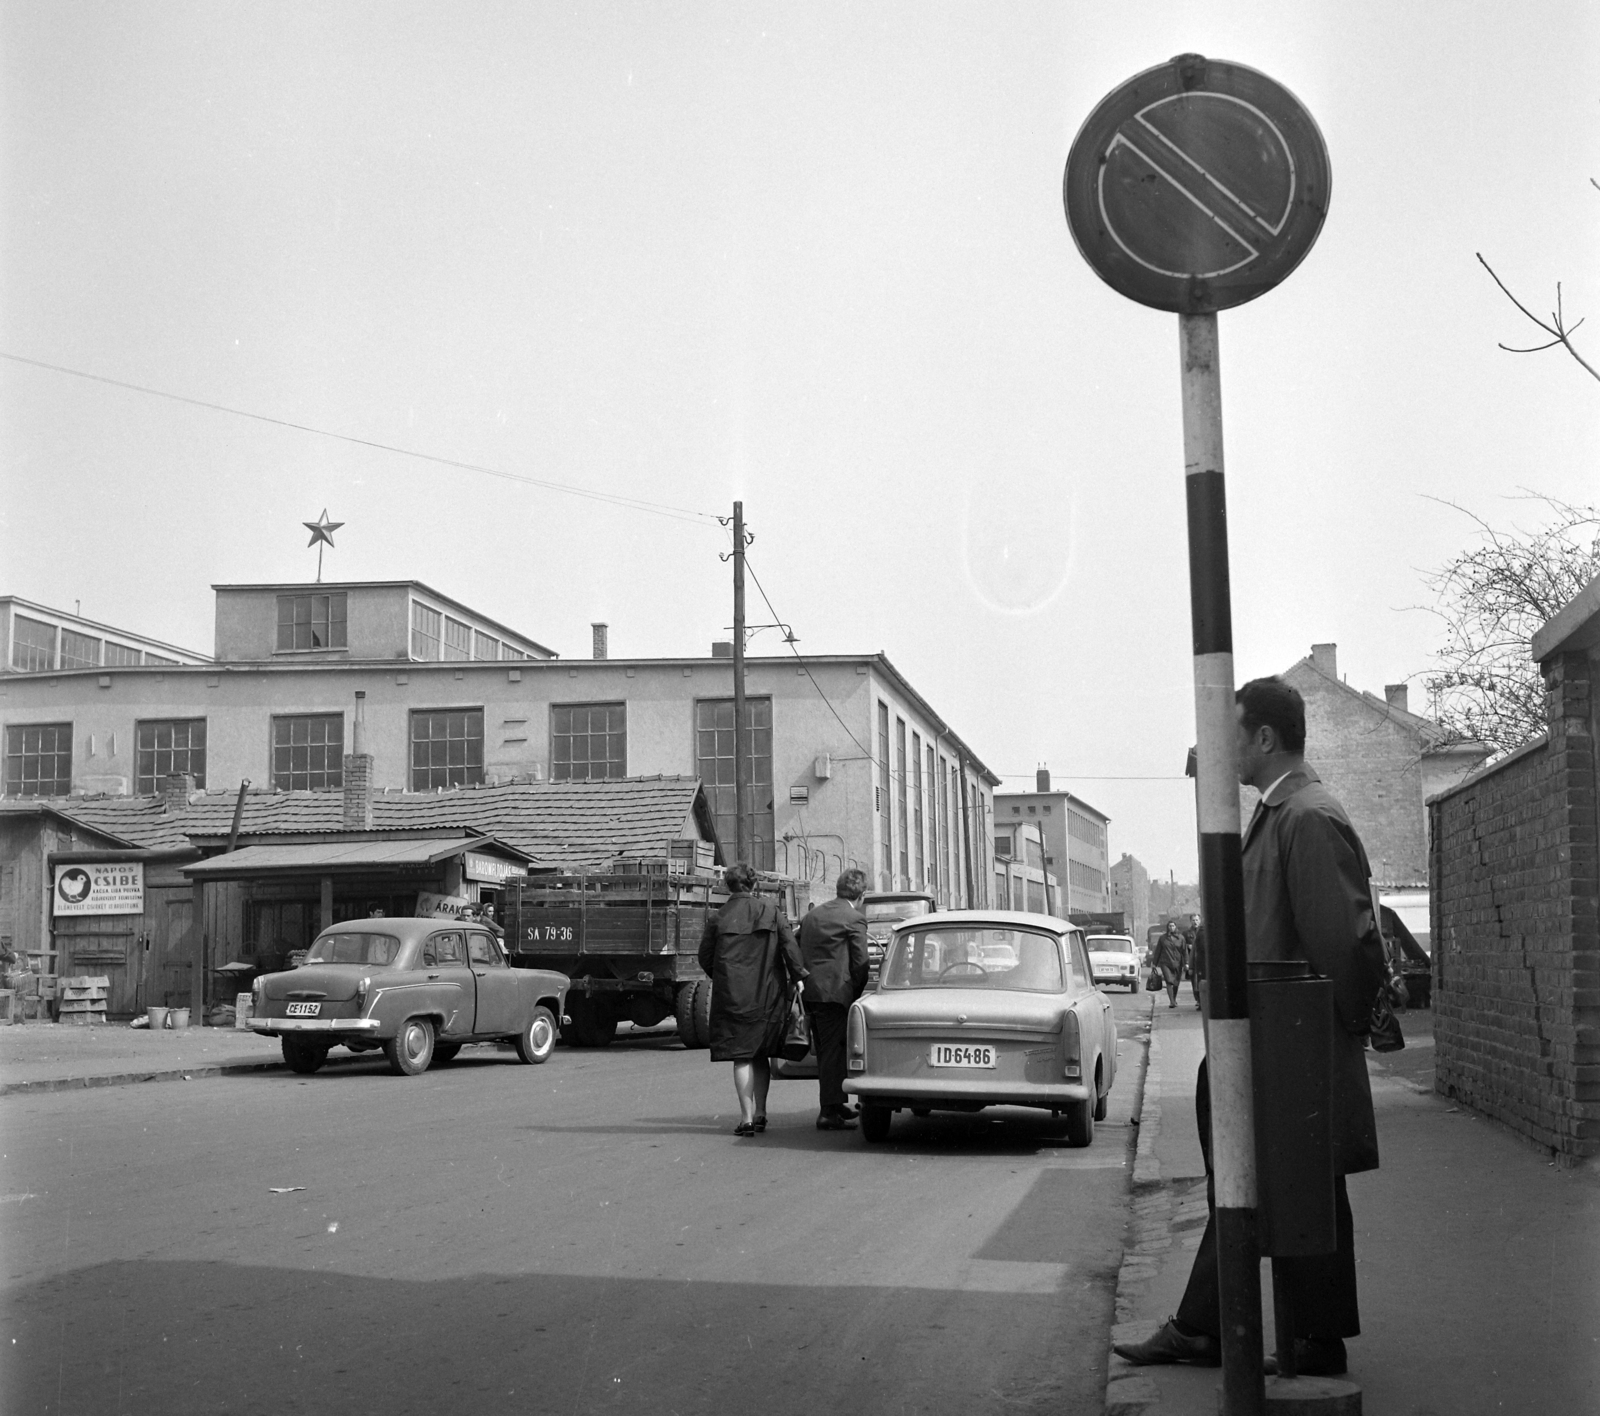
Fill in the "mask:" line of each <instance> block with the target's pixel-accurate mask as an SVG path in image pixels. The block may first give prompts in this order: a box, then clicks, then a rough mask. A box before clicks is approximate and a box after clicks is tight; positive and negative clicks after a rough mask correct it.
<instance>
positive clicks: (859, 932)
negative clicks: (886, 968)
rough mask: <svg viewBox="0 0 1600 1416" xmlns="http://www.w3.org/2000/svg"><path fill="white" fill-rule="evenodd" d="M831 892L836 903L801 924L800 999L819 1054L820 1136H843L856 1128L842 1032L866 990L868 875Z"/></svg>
mask: <svg viewBox="0 0 1600 1416" xmlns="http://www.w3.org/2000/svg"><path fill="white" fill-rule="evenodd" d="M834 888H835V890H836V892H837V893H836V897H835V898H834V899H832V900H829V901H828V902H827V904H825V905H818V906H817V907H816V909H814V910H811V911H810V912H809V913H807V915H806V917H805V918H804V919H803V920H801V921H800V957H801V958H802V959H804V960H805V965H806V968H808V969H809V970H810V971H811V974H810V977H809V978H807V979H806V981H805V992H804V994H803V995H802V997H803V999H804V1002H805V1006H806V1016H807V1017H808V1018H809V1019H810V1020H811V1045H812V1048H813V1050H814V1051H815V1052H816V1054H817V1084H818V1089H819V1091H820V1093H821V1102H822V1109H821V1110H820V1111H819V1112H818V1113H817V1129H818V1130H819V1131H843V1130H846V1129H848V1128H849V1127H851V1126H854V1125H855V1124H856V1123H855V1113H854V1112H853V1111H852V1110H851V1109H850V1108H849V1107H848V1106H846V1104H845V1095H844V1074H845V1057H844V1029H845V1019H846V1018H847V1017H848V1015H849V1012H850V1005H851V1004H852V1003H854V1002H855V1001H856V999H858V998H859V997H860V996H861V992H862V990H863V989H864V988H866V986H867V972H868V967H869V965H868V963H867V920H866V916H865V915H863V914H862V913H861V910H860V908H859V906H860V901H861V897H862V896H863V895H864V894H866V892H867V877H866V873H865V872H864V871H860V870H854V869H852V870H847V871H845V872H844V874H843V875H841V876H840V877H839V882H838V884H837V885H836V886H835V887H834Z"/></svg>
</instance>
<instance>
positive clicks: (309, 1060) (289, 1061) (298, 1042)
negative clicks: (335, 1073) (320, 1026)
mask: <svg viewBox="0 0 1600 1416" xmlns="http://www.w3.org/2000/svg"><path fill="white" fill-rule="evenodd" d="M283 1060H284V1063H285V1064H286V1065H287V1066H288V1068H289V1070H290V1071H291V1072H298V1073H300V1074H301V1075H302V1076H305V1075H309V1074H310V1073H312V1072H316V1071H319V1070H321V1067H322V1064H323V1063H324V1062H326V1061H327V1060H328V1049H327V1048H326V1047H324V1046H323V1045H322V1044H321V1043H319V1042H313V1041H312V1040H311V1039H310V1038H308V1037H295V1036H293V1035H292V1034H290V1033H285V1034H284V1036H283Z"/></svg>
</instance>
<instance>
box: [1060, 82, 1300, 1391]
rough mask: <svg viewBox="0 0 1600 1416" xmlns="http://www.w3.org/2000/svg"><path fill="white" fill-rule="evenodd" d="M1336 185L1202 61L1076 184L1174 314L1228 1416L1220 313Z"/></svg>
mask: <svg viewBox="0 0 1600 1416" xmlns="http://www.w3.org/2000/svg"><path fill="white" fill-rule="evenodd" d="M1328 192H1329V170H1328V152H1327V148H1326V147H1325V146H1324V144H1323V142H1322V135H1321V134H1320V133H1319V132H1318V131H1317V126H1316V123H1315V122H1314V121H1313V120H1312V117H1311V115H1310V114H1309V113H1308V112H1307V111H1306V110H1305V108H1304V107H1303V106H1302V105H1301V104H1300V102H1299V100H1298V99H1296V98H1295V97H1294V95H1293V94H1291V93H1290V92H1289V91H1288V90H1287V89H1285V88H1283V87H1282V85H1280V84H1278V83H1276V82H1274V81H1273V80H1272V79H1269V78H1268V77H1267V76H1266V75H1265V74H1262V73H1259V72H1257V71H1256V70H1254V69H1250V68H1247V67H1245V66H1244V65H1242V64H1231V63H1225V62H1222V61H1218V60H1209V59H1206V58H1205V57H1204V56H1202V55H1199V54H1180V55H1178V57H1177V58H1175V59H1172V60H1170V61H1169V62H1168V63H1165V64H1161V65H1158V66H1157V67H1155V68H1153V69H1147V70H1146V71H1145V72H1144V73H1142V74H1138V75H1136V76H1135V77H1133V78H1132V79H1129V80H1128V81H1127V82H1126V83H1124V84H1122V85H1121V86H1120V87H1119V88H1117V89H1115V90H1113V91H1112V92H1111V93H1110V94H1108V95H1107V96H1106V97H1105V98H1104V99H1103V100H1101V102H1100V104H1099V105H1098V106H1097V107H1096V108H1095V110H1094V112H1093V113H1091V114H1090V115H1089V117H1088V119H1087V120H1086V121H1085V123H1084V125H1083V127H1082V128H1081V129H1080V130H1079V132H1078V136H1077V138H1076V139H1075V140H1074V141H1073V144H1072V152H1071V155H1070V156H1069V157H1068V159H1067V171H1066V179H1065V183H1064V197H1065V201H1066V209H1067V224H1068V225H1069V226H1070V228H1071V230H1072V236H1073V239H1074V240H1075V241H1076V242H1077V244H1078V249H1079V250H1080V251H1081V252H1082V253H1083V256H1084V258H1085V259H1086V260H1087V261H1088V262H1089V264H1090V265H1091V266H1092V267H1093V268H1094V270H1095V272H1096V274H1098V275H1099V276H1100V277H1101V279H1103V280H1104V281H1105V282H1106V283H1107V284H1108V285H1110V286H1111V287H1112V288H1113V289H1115V290H1117V291H1119V292H1120V293H1121V294H1123V295H1126V296H1128V298H1129V299H1132V300H1137V301H1138V302H1139V303H1140V304H1144V305H1149V306H1152V307H1154V308H1155V309H1159V310H1170V311H1173V312H1174V313H1176V314H1177V315H1178V343H1179V349H1180V352H1181V356H1182V359H1181V362H1182V391H1183V458H1184V488H1185V496H1186V499H1187V503H1188V524H1189V602H1190V617H1191V624H1192V628H1193V634H1194V703H1195V727H1196V744H1197V746H1196V774H1195V775H1196V779H1197V780H1196V789H1195V801H1196V810H1197V814H1198V817H1199V822H1198V824H1199V843H1200V893H1201V910H1202V917H1203V918H1204V920H1205V939H1206V960H1205V970H1206V980H1207V993H1208V998H1209V1006H1208V1015H1209V1016H1208V1026H1207V1030H1206V1070H1207V1073H1208V1078H1209V1085H1210V1091H1211V1160H1212V1178H1213V1182H1214V1185H1215V1190H1216V1238H1217V1270H1218V1274H1217V1280H1218V1281H1217V1287H1218V1299H1219V1313H1220V1318H1221V1329H1222V1331H1221V1340H1222V1410H1223V1413H1224V1416H1260V1413H1261V1412H1262V1410H1263V1408H1264V1406H1265V1404H1266V1396H1265V1386H1264V1382H1263V1377H1262V1362H1261V1358H1262V1341H1261V1336H1262V1334H1261V1263H1260V1256H1259V1253H1258V1249H1257V1240H1256V1200H1257V1194H1256V1149H1255V1117H1254V1114H1253V1113H1254V1096H1253V1085H1252V1078H1251V1056H1250V1012H1249V1005H1248V995H1247V991H1246V989H1247V968H1246V952H1245V918H1244V881H1243V876H1242V873H1241V869H1240V852H1241V841H1240V833H1239V779H1238V770H1237V769H1238V740H1237V736H1236V730H1235V726H1234V723H1235V714H1234V703H1233V691H1234V690H1233V613H1232V606H1231V596H1230V592H1229V584H1228V513H1227V499H1226V496H1225V489H1224V478H1223V458H1222V382H1221V371H1220V369H1219V367H1218V349H1217V311H1218V310H1224V309H1228V308H1230V307H1231V306H1234V305H1241V304H1243V303H1244V302H1245V301H1247V300H1253V299H1254V298H1255V297H1256V296H1257V295H1260V294H1263V293H1264V292H1266V291H1267V290H1270V289H1271V288H1272V287H1273V286H1274V285H1276V284H1277V283H1278V282H1279V281H1281V280H1282V279H1283V278H1284V277H1285V276H1287V275H1288V274H1289V272H1290V271H1292V270H1293V269H1294V268H1295V266H1297V265H1298V264H1299V263H1300V261H1301V260H1302V259H1303V258H1304V256H1305V254H1306V252H1307V251H1308V250H1310V248H1311V244H1312V242H1313V241H1315V240H1316V238H1317V233H1318V232H1319V231H1320V230H1321V229H1322V220H1323V217H1324V216H1325V215H1326V213H1327V209H1328Z"/></svg>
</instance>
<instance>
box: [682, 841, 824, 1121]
mask: <svg viewBox="0 0 1600 1416" xmlns="http://www.w3.org/2000/svg"><path fill="white" fill-rule="evenodd" d="M722 878H723V881H724V882H725V883H726V885H727V887H728V901H727V903H726V904H725V905H723V907H722V908H721V909H720V910H718V911H717V913H716V914H715V915H709V914H708V915H707V918H706V927H705V932H704V933H703V934H702V935H701V937H700V967H701V968H702V969H704V970H705V973H706V977H707V978H709V979H710V980H711V1060H712V1061H713V1062H732V1063H733V1087H734V1090H735V1091H736V1092H738V1094H739V1124H738V1125H737V1126H735V1127H734V1134H735V1135H736V1136H753V1135H755V1134H756V1133H757V1132H758V1131H764V1130H766V1129H767V1087H768V1085H769V1084H770V1083H771V1081H772V1069H771V1067H770V1066H769V1065H768V1061H767V1059H768V1058H769V1057H771V1056H772V1054H773V1053H775V1052H777V1051H778V1049H779V1048H780V1046H781V1045H782V1043H783V1032H784V1026H785V1024H786V1022H787V1020H788V1015H789V991H790V987H791V986H792V984H793V983H794V982H795V981H796V980H799V979H803V978H805V976H806V967H805V964H804V963H803V962H802V961H801V958H800V950H799V947H798V946H797V945H796V944H795V940H794V930H793V929H791V928H790V926H789V921H788V920H787V919H786V918H784V916H783V914H782V913H781V912H780V911H779V909H778V906H777V904H776V903H775V902H774V901H772V900H769V899H762V898H759V897H758V896H755V895H753V894H751V893H750V892H751V890H752V889H753V888H754V886H755V883H756V873H755V871H754V870H752V869H751V868H750V867H749V866H748V865H745V864H743V863H741V864H739V865H733V866H729V867H728V869H727V870H725V871H724V872H723V875H722Z"/></svg>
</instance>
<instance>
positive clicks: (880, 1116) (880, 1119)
mask: <svg viewBox="0 0 1600 1416" xmlns="http://www.w3.org/2000/svg"><path fill="white" fill-rule="evenodd" d="M893 1114H894V1113H893V1112H891V1111H890V1110H889V1108H888V1107H887V1106H873V1105H871V1104H869V1103H868V1102H862V1103H861V1139H862V1140H864V1141H866V1142H867V1143H868V1144H869V1145H874V1146H875V1145H879V1144H880V1143H882V1142H883V1141H886V1140H888V1139H889V1120H890V1118H891V1117H892V1116H893Z"/></svg>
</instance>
